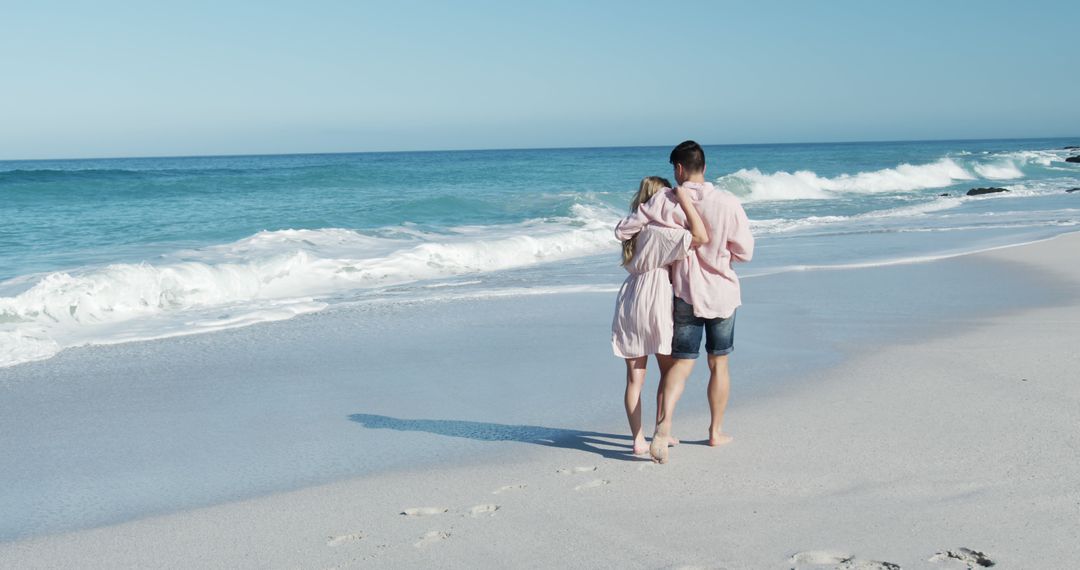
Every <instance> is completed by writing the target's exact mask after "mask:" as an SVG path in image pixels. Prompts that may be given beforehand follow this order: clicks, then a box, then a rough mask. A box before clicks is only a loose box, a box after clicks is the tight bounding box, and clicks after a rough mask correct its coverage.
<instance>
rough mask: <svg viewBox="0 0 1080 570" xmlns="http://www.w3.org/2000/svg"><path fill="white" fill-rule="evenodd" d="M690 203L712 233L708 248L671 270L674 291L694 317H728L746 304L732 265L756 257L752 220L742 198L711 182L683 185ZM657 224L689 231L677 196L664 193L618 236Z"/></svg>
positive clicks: (621, 238)
mask: <svg viewBox="0 0 1080 570" xmlns="http://www.w3.org/2000/svg"><path fill="white" fill-rule="evenodd" d="M682 186H683V187H685V188H687V189H688V190H690V198H691V201H692V202H693V203H694V206H695V207H696V208H697V211H698V213H699V214H700V215H701V219H702V221H703V222H704V223H705V229H706V230H708V232H709V243H707V244H704V245H702V246H700V247H698V248H697V249H696V250H695V252H694V253H693V254H691V255H688V256H686V257H685V258H683V259H680V260H679V261H676V262H675V263H674V264H672V266H671V286H672V289H674V291H675V296H676V297H679V298H680V299H682V300H683V301H686V302H687V303H690V304H691V305H693V306H694V314H695V315H697V316H699V317H702V318H706V319H712V318H717V317H719V318H727V317H730V316H731V315H732V314H733V313H734V312H735V309H737V308H738V307H739V305H741V304H742V294H741V292H740V289H739V277H738V276H737V275H736V274H735V270H734V269H732V267H731V263H732V262H733V261H750V259H751V258H752V257H753V256H754V236H753V235H751V234H750V220H749V219H747V217H746V212H745V211H744V210H743V207H742V204H740V203H739V199H738V198H736V197H735V196H734V195H732V194H731V193H730V192H726V191H723V190H718V189H716V187H714V186H713V185H712V184H711V183H709V182H685V183H683V184H682ZM649 223H655V224H658V225H661V226H665V227H670V228H685V227H687V223H686V214H685V213H683V210H682V208H681V207H679V202H678V201H677V200H676V199H675V192H674V191H673V190H670V189H665V190H663V191H662V192H659V193H657V194H656V195H655V196H653V197H652V199H650V200H649V201H648V202H646V203H644V204H642V205H640V206H638V210H637V212H634V213H632V214H630V215H629V216H627V217H625V218H623V219H622V221H620V222H619V224H618V225H617V226H615V237H616V238H618V239H619V241H625V240H628V239H630V238H631V237H633V236H634V234H636V233H638V232H639V231H641V228H643V227H645V225H646V224H649Z"/></svg>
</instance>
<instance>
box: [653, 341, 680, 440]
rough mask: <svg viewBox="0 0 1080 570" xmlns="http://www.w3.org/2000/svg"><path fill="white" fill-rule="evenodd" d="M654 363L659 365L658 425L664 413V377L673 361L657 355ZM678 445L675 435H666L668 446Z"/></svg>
mask: <svg viewBox="0 0 1080 570" xmlns="http://www.w3.org/2000/svg"><path fill="white" fill-rule="evenodd" d="M656 361H657V362H658V363H659V364H660V384H659V385H657V386H656V423H657V424H659V423H660V416H661V415H662V413H663V411H664V385H665V383H664V375H665V374H667V371H668V369H670V368H671V365H672V364H674V363H675V359H674V358H672V357H671V356H668V355H666V354H657V355H656ZM676 445H679V438H677V437H675V434H670V433H669V434H668V446H669V447H675V446H676Z"/></svg>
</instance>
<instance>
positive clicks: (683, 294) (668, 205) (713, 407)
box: [615, 141, 754, 463]
mask: <svg viewBox="0 0 1080 570" xmlns="http://www.w3.org/2000/svg"><path fill="white" fill-rule="evenodd" d="M670 162H671V165H672V167H673V168H674V171H675V180H676V183H677V184H678V185H679V186H681V187H682V188H685V189H688V190H690V192H689V194H690V197H691V201H692V203H693V205H694V208H695V209H697V211H698V213H700V214H701V218H702V220H703V221H704V222H705V227H706V229H707V230H708V233H709V241H708V242H707V243H705V244H703V245H701V246H700V247H698V248H697V249H695V250H693V252H692V253H691V254H690V255H688V256H687V257H685V258H684V259H681V260H679V261H676V262H675V263H674V264H673V265H672V267H671V284H672V288H673V289H674V291H675V304H674V313H675V314H674V321H675V330H674V334H673V338H672V345H671V349H672V350H671V356H667V357H665V356H658V360H659V362H660V371H661V378H660V390H661V392H662V397H661V400H662V403H661V409H659V410H657V423H656V432H655V434H654V435H653V441H652V444H651V445H650V447H649V452H650V454H651V455H652V456H653V459H654V460H656V461H658V462H660V463H664V462H666V461H667V455H668V443H669V442H670V441H671V440H672V437H671V422H672V417H673V415H674V413H675V405H676V404H677V403H678V401H679V397H680V396H681V395H682V392H683V388H684V386H685V385H686V379H687V378H688V377H689V376H690V372H691V371H693V369H694V360H695V359H696V358H697V357H698V352H699V350H700V348H701V337H702V333H703V332H704V336H705V352H706V354H707V358H708V362H709V387H708V397H709V411H710V413H711V415H712V419H711V422H710V425H709V445H712V446H717V445H722V444H724V443H727V442H729V441H731V436H729V435H727V434H725V433H724V431H723V428H722V425H723V421H724V410H725V408H727V401H728V393H729V390H730V383H731V381H730V375H729V373H728V355H729V354H730V353H731V351H732V350H733V349H734V348H735V309H737V308H738V307H739V305H741V304H742V298H741V294H740V289H739V278H738V276H737V275H736V274H735V271H734V270H733V269H732V267H731V264H732V262H733V261H750V259H751V258H752V257H753V255H754V237H753V236H752V235H751V234H750V221H749V220H748V219H747V217H746V212H745V211H743V208H742V205H741V204H740V203H739V200H738V199H737V198H735V196H734V195H732V194H731V193H729V192H726V191H723V190H718V189H717V188H716V187H714V186H713V185H712V184H711V183H709V182H706V181H705V151H704V150H702V148H701V145H699V144H697V143H696V142H694V141H686V142H683V143H681V144H680V145H679V146H677V147H675V149H674V150H672V151H671V156H670ZM650 222H651V223H656V224H660V225H663V226H668V227H686V216H685V215H684V214H683V212H682V210H681V208H680V207H679V203H678V200H677V199H676V196H675V193H674V191H672V190H667V191H664V192H663V193H659V194H657V195H655V196H653V198H652V199H651V200H649V201H648V202H646V203H645V204H642V205H641V206H639V207H638V210H637V212H634V213H632V214H630V215H629V216H627V217H626V218H624V219H623V220H622V221H620V222H619V224H618V226H616V228H615V235H616V237H618V238H619V239H620V240H626V239H629V238H630V237H632V236H633V235H634V234H636V233H637V232H639V231H641V228H643V227H644V226H645V224H648V223H650Z"/></svg>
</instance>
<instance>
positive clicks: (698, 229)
mask: <svg viewBox="0 0 1080 570" xmlns="http://www.w3.org/2000/svg"><path fill="white" fill-rule="evenodd" d="M675 199H676V200H678V201H679V206H680V207H681V208H682V210H683V213H684V214H686V221H687V222H688V223H689V224H690V235H691V236H692V241H691V242H690V243H691V246H692V247H698V246H700V245H705V244H707V243H709V232H708V230H706V229H705V222H703V221H701V215H700V214H698V211H697V208H695V207H694V203H693V202H692V201H691V200H690V191H689V190H687V189H686V188H683V187H681V186H680V187H678V188H676V189H675Z"/></svg>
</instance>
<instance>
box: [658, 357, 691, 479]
mask: <svg viewBox="0 0 1080 570" xmlns="http://www.w3.org/2000/svg"><path fill="white" fill-rule="evenodd" d="M669 358H670V357H669ZM693 370H694V361H693V360H690V359H684V358H672V359H671V362H670V364H669V366H668V367H667V372H665V373H664V374H663V377H662V381H663V382H664V407H663V409H662V410H661V413H660V417H659V421H657V422H656V432H655V433H654V434H653V440H652V443H651V444H650V445H649V454H650V455H652V458H653V461H656V462H657V463H666V462H667V456H668V440H669V439H670V438H671V422H672V418H674V416H675V405H676V404H678V403H679V397H680V396H682V393H683V388H684V387H685V386H686V379H687V378H688V377H690V372H692V371H693Z"/></svg>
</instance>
